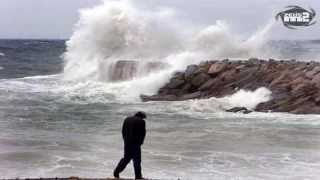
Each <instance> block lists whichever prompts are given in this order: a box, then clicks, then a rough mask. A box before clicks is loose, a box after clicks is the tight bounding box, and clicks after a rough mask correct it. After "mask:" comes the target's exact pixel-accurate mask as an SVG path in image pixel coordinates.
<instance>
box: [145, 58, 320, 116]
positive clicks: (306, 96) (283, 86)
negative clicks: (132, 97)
mask: <svg viewBox="0 0 320 180" xmlns="http://www.w3.org/2000/svg"><path fill="white" fill-rule="evenodd" d="M260 87H266V88H268V89H269V90H271V91H272V99H271V100H270V101H268V102H265V103H261V104H259V105H258V106H257V107H256V109H255V111H260V112H269V111H271V112H289V113H294V114H320V63H318V62H300V61H295V60H290V61H284V60H273V59H270V60H260V59H257V58H251V59H249V60H228V59H226V60H222V61H206V62H202V63H201V64H199V65H190V66H188V67H187V69H186V70H185V71H184V72H176V73H175V74H174V75H173V77H172V78H171V80H170V82H168V83H167V84H166V85H165V86H163V87H162V88H161V89H159V91H158V94H156V95H152V96H146V95H141V98H142V100H143V101H182V100H188V99H203V98H210V97H218V98H219V97H224V96H227V95H231V94H234V93H235V92H237V91H238V90H240V89H244V90H252V91H253V90H256V89H258V88H260ZM240 109H241V108H240Z"/></svg>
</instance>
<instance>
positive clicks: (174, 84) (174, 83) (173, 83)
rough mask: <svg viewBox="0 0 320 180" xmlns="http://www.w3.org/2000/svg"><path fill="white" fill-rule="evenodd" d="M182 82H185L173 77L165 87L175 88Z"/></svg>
mask: <svg viewBox="0 0 320 180" xmlns="http://www.w3.org/2000/svg"><path fill="white" fill-rule="evenodd" d="M184 83H185V80H181V79H178V78H174V79H171V80H170V82H169V84H168V85H167V87H168V88H170V89H176V88H179V87H181V86H182V85H183V84H184Z"/></svg>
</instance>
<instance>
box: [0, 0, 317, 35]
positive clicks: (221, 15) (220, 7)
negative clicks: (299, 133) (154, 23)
mask: <svg viewBox="0 0 320 180" xmlns="http://www.w3.org/2000/svg"><path fill="white" fill-rule="evenodd" d="M136 1H138V2H139V4H140V5H141V6H144V7H150V8H154V7H159V6H161V7H172V8H175V9H177V11H178V16H179V17H180V18H183V19H187V20H189V21H192V22H195V23H197V24H204V25H205V24H214V23H215V21H216V20H226V21H227V22H228V23H229V24H230V25H231V27H232V28H233V29H234V31H235V32H238V33H243V34H245V35H249V34H250V33H252V32H254V31H255V30H256V29H257V28H258V27H261V26H263V25H264V24H266V23H267V22H268V21H269V19H271V18H273V14H274V13H275V12H277V11H279V10H282V9H283V8H284V7H285V6H287V5H300V6H303V7H305V8H308V7H312V8H314V9H315V10H316V12H317V13H319V15H320V0H241V1H240V0H136ZM99 3H100V0H0V38H60V39H61V38H69V37H70V36H71V34H72V30H73V26H74V24H75V23H76V22H77V20H78V15H79V14H78V10H79V9H81V8H87V7H92V6H94V5H97V4H99ZM317 19H319V16H318V17H317ZM272 38H274V39H320V22H318V23H317V24H316V25H314V26H312V27H308V28H305V29H302V30H297V31H294V30H289V29H286V28H285V27H283V26H282V25H281V24H280V23H279V24H277V26H276V27H275V28H274V30H273V33H272Z"/></svg>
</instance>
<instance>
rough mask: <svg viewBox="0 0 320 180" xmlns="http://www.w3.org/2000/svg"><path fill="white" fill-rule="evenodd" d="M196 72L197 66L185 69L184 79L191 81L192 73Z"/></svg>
mask: <svg viewBox="0 0 320 180" xmlns="http://www.w3.org/2000/svg"><path fill="white" fill-rule="evenodd" d="M197 70H198V66H197V65H190V66H188V67H187V69H186V72H185V73H184V75H185V79H191V78H192V77H193V76H194V73H195V72H196V71H197Z"/></svg>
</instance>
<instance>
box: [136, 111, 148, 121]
mask: <svg viewBox="0 0 320 180" xmlns="http://www.w3.org/2000/svg"><path fill="white" fill-rule="evenodd" d="M134 116H136V117H139V118H142V119H145V118H147V115H146V113H144V112H142V111H139V112H137V113H136V114H135V115H134Z"/></svg>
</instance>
